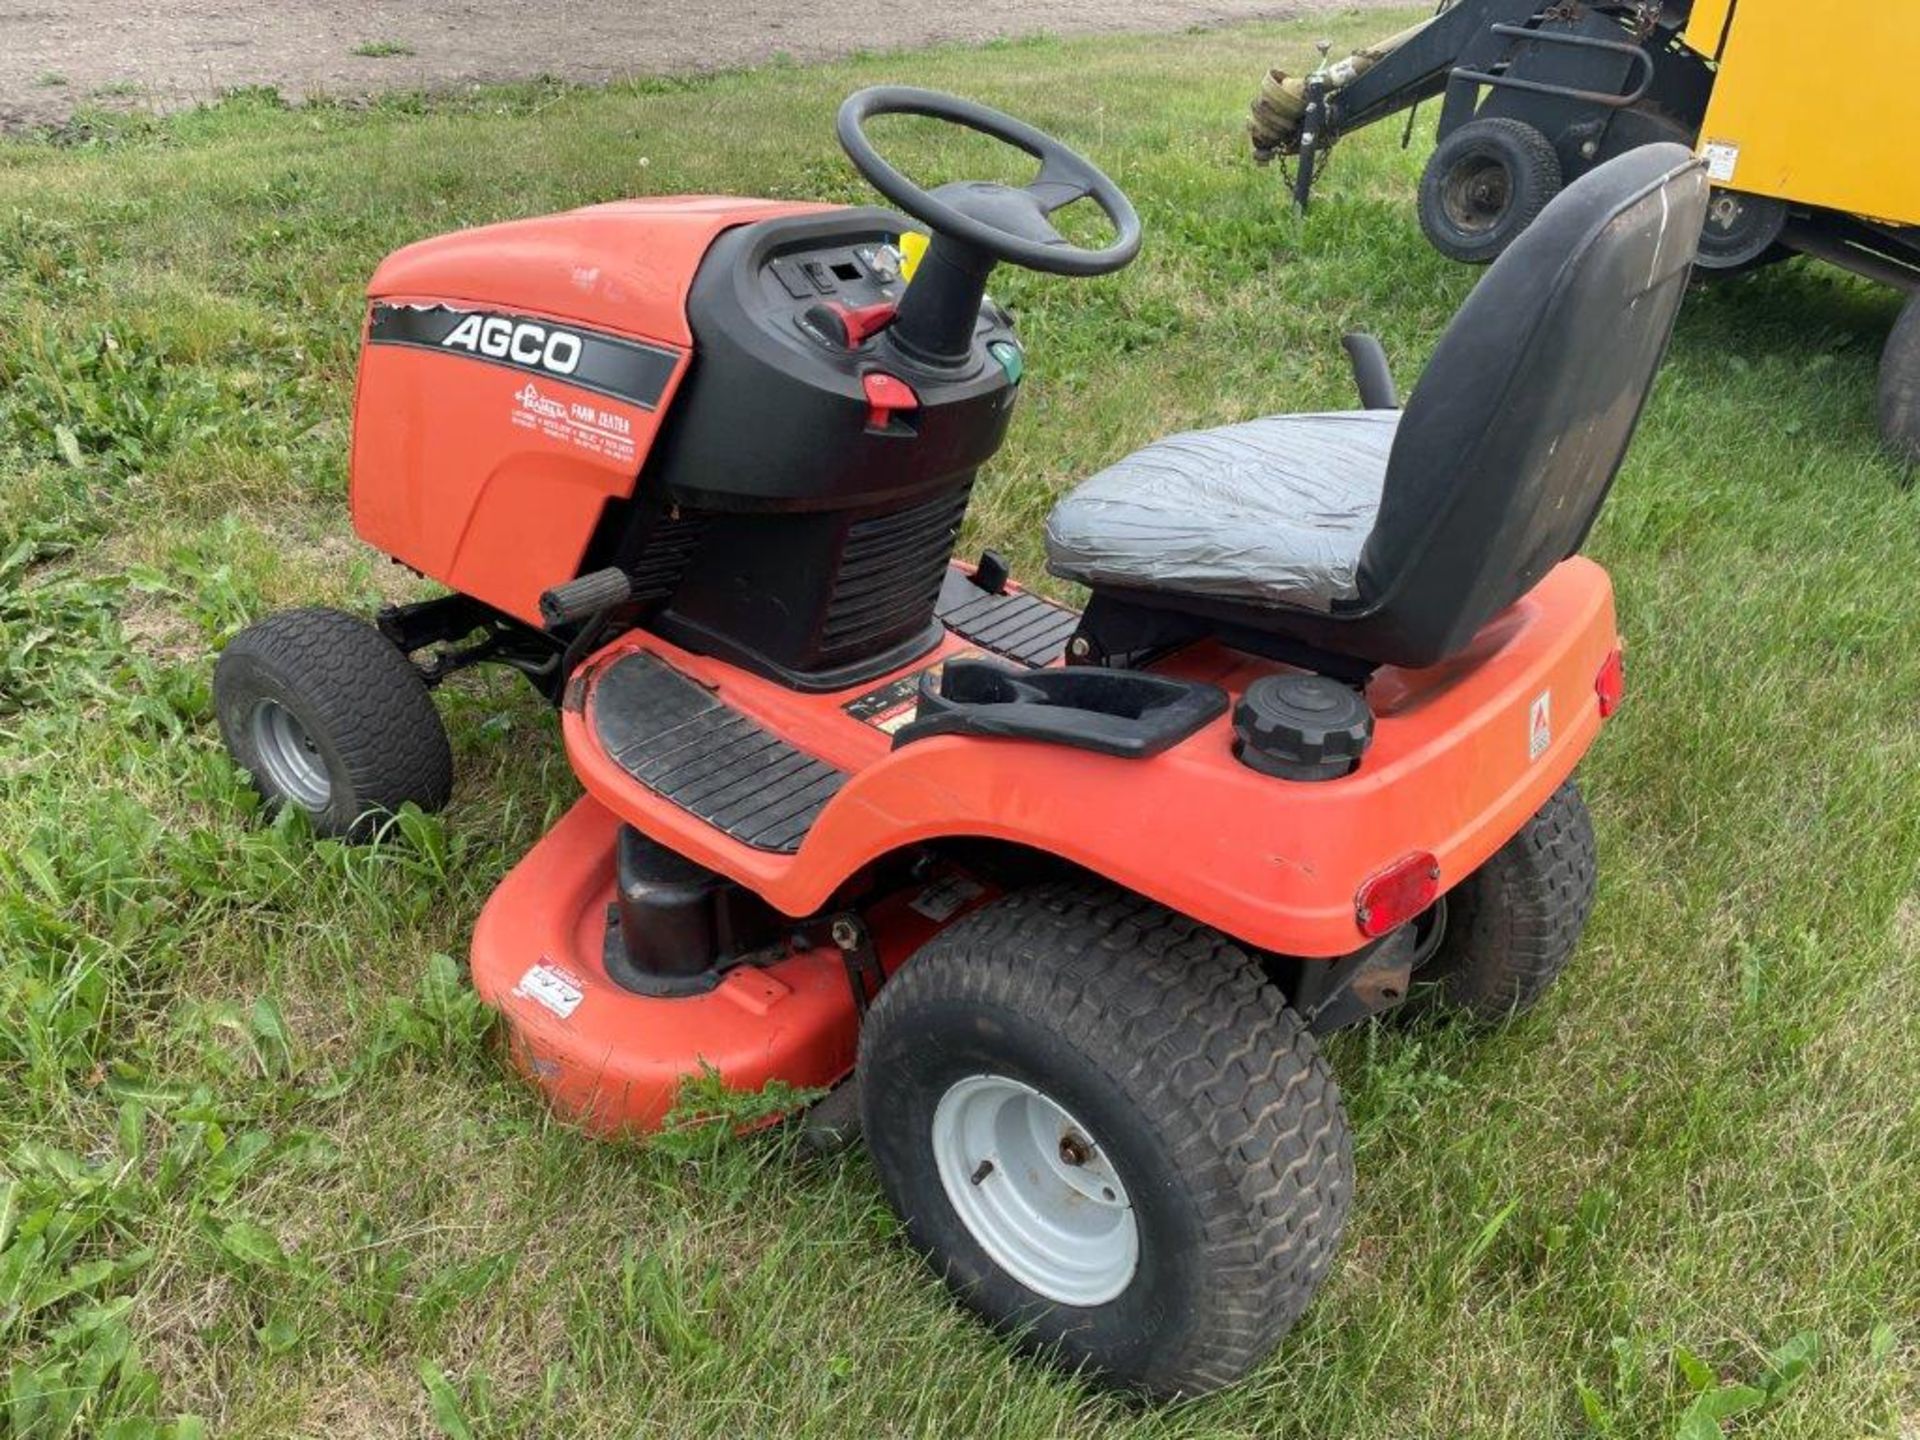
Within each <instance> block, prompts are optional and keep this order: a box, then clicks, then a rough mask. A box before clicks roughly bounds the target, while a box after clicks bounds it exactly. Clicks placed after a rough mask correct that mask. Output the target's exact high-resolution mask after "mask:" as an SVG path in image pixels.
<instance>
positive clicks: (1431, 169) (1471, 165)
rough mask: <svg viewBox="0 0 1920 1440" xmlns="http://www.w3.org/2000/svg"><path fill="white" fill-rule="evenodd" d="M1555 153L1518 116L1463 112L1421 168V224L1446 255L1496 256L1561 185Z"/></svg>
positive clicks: (1473, 260) (1480, 261) (1469, 259)
mask: <svg viewBox="0 0 1920 1440" xmlns="http://www.w3.org/2000/svg"><path fill="white" fill-rule="evenodd" d="M1560 185H1561V177H1560V157H1559V155H1558V154H1557V153H1555V151H1554V148H1553V143H1552V142H1551V141H1550V140H1548V139H1547V137H1546V136H1545V135H1542V134H1541V133H1540V132H1539V131H1538V130H1537V129H1535V128H1534V127H1533V126H1531V125H1529V124H1527V122H1526V121H1524V120H1510V119H1506V118H1504V117H1500V118H1491V119H1483V120H1469V121H1467V123H1466V124H1464V125H1462V126H1460V127H1459V128H1457V129H1455V130H1454V131H1452V132H1451V133H1450V134H1448V136H1447V137H1446V139H1444V140H1442V141H1441V142H1440V143H1439V145H1437V146H1435V147H1434V151H1433V154H1432V155H1431V156H1430V157H1429V158H1428V160H1427V168H1426V170H1425V171H1424V172H1422V174H1421V176H1420V202H1419V204H1420V228H1421V229H1422V230H1423V231H1425V232H1426V236H1427V239H1428V241H1429V242H1431V244H1432V245H1433V248H1434V249H1436V250H1438V251H1439V252H1440V253H1441V254H1442V255H1445V256H1446V257H1447V258H1448V259H1450V260H1459V261H1463V262H1464V263H1466V264H1469V265H1485V264H1487V263H1489V262H1490V261H1492V260H1495V259H1497V258H1499V256H1500V253H1501V252H1502V251H1503V250H1505V249H1506V248H1507V246H1509V245H1511V244H1512V243H1513V242H1514V241H1515V240H1516V239H1517V238H1518V237H1519V235H1520V232H1521V231H1523V230H1525V229H1526V228H1527V226H1529V225H1531V224H1532V223H1533V222H1534V220H1535V218H1537V217H1538V216H1539V214H1540V212H1541V211H1542V210H1544V209H1546V208H1547V202H1548V201H1549V200H1551V199H1553V197H1554V196H1555V195H1558V194H1559V193H1560Z"/></svg>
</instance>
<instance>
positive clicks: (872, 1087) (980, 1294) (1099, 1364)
mask: <svg viewBox="0 0 1920 1440" xmlns="http://www.w3.org/2000/svg"><path fill="white" fill-rule="evenodd" d="M859 1074H860V1095H861V1110H862V1121H863V1128H864V1131H865V1135H866V1140H867V1144H868V1147H869V1149H870V1150H871V1153H872V1155H873V1160H874V1165H875V1167H876V1169H877V1170H878V1171H879V1175H880V1180H881V1183H882V1185H883V1186H884V1187H885V1189H886V1192H887V1195H888V1198H889V1199H890V1200H891V1201H892V1203H893V1206H894V1208H895V1210H897V1211H898V1212H899V1214H900V1215H901V1217H902V1218H903V1219H904V1220H905V1222H906V1227H907V1234H908V1236H909V1237H910V1239H911V1241H912V1243H913V1244H914V1246H915V1247H916V1248H918V1249H919V1250H920V1251H921V1253H922V1254H924V1255H925V1256H926V1257H927V1259H928V1260H929V1262H930V1263H931V1264H932V1265H933V1267H934V1269H936V1270H937V1271H939V1272H940V1273H941V1274H942V1275H943V1276H944V1278H945V1279H946V1281H947V1283H948V1285H949V1286H950V1287H951V1288H952V1289H953V1290H954V1292H955V1293H956V1294H957V1295H958V1296H959V1297H960V1299H961V1300H962V1301H964V1302H965V1303H966V1304H967V1305H969V1306H970V1307H972V1308H973V1309H974V1310H975V1311H977V1312H978V1313H979V1314H980V1315H982V1316H983V1317H984V1318H985V1319H986V1320H987V1321H988V1322H989V1323H990V1324H992V1325H993V1326H995V1327H996V1328H998V1329H1000V1330H1003V1331H1006V1332H1009V1333H1011V1334H1013V1335H1014V1336H1015V1337H1016V1339H1017V1341H1018V1343H1020V1344H1021V1345H1022V1346H1023V1347H1025V1348H1028V1349H1032V1350H1039V1351H1042V1352H1044V1353H1045V1354H1046V1355H1047V1356H1048V1357H1049V1358H1051V1359H1053V1360H1055V1361H1057V1362H1058V1363H1060V1364H1062V1365H1064V1366H1066V1367H1068V1368H1070V1369H1086V1370H1089V1371H1092V1372H1095V1373H1097V1374H1099V1375H1100V1376H1101V1377H1103V1378H1104V1379H1105V1380H1107V1381H1108V1382H1110V1383H1113V1384H1117V1385H1120V1386H1123V1387H1126V1388H1130V1389H1136V1390H1142V1391H1145V1392H1148V1393H1151V1394H1155V1395H1162V1396H1171V1395H1180V1394H1185V1395H1192V1394H1199V1393H1202V1392H1205V1391H1209V1390H1214V1389H1217V1388H1219V1387H1220V1386H1223V1385H1228V1384H1231V1383H1232V1382H1234V1381H1235V1380H1238V1379H1239V1378H1240V1377H1242V1376H1243V1375H1245V1374H1246V1373H1247V1372H1248V1371H1249V1370H1250V1369H1252V1368H1253V1367H1254V1366H1255V1365H1256V1364H1258V1363H1259V1362H1260V1360H1261V1359H1262V1358H1264V1357H1265V1356H1266V1355H1267V1354H1268V1352H1269V1351H1271V1350H1272V1348H1273V1347H1274V1346H1275V1345H1276V1344H1278V1343H1279V1340H1280V1338H1281V1336H1282V1335H1284V1334H1285V1333H1286V1331H1287V1329H1288V1327H1290V1326H1291V1325H1292V1324H1293V1322H1294V1321H1295V1320H1296V1319H1297V1318H1298V1317H1299V1316H1300V1314H1301V1313H1302V1312H1303V1311H1304V1310H1305V1309H1306V1307H1307V1304H1308V1302H1309V1301H1310V1300H1311V1299H1312V1297H1313V1294H1314V1292H1315V1291H1316V1290H1317V1289H1318V1288H1319V1285H1320V1282H1321V1280H1322V1279H1323V1278H1324V1276H1325V1275H1326V1272H1327V1269H1328V1267H1329V1265H1330V1264H1331V1263H1332V1260H1333V1255H1334V1252H1335V1250H1336V1249H1337V1247H1338V1245H1339V1240H1340V1233H1341V1229H1342V1226H1343V1224H1344V1221H1345V1217H1346V1211H1347V1204H1348V1200H1349V1197H1350V1195H1351V1193H1352V1186H1353V1171H1352V1156H1351V1150H1350V1142H1349V1139H1348V1134H1347V1126H1346V1119H1345V1116H1344V1114H1343V1112H1342V1110H1341V1106H1340V1097H1339V1092H1338V1090H1337V1089H1336V1088H1335V1085H1334V1082H1333V1079H1332V1077H1331V1075H1330V1074H1329V1073H1328V1071H1327V1068H1326V1065H1325V1063H1324V1062H1323V1061H1322V1060H1321V1058H1320V1056H1319V1053H1318V1050H1317V1049H1316V1047H1315V1045H1314V1042H1313V1039H1312V1037H1311V1036H1309V1035H1308V1034H1307V1033H1306V1030H1305V1028H1304V1026H1303V1025H1302V1024H1301V1022H1300V1020H1299V1017H1297V1016H1296V1015H1295V1014H1294V1013H1293V1012H1292V1011H1291V1010H1289V1009H1288V1008H1287V1006H1286V1004H1285V1002H1284V1001H1283V1000H1282V998H1281V996H1280V994H1279V992H1278V991H1277V990H1275V989H1274V988H1273V987H1272V986H1271V985H1269V984H1268V983H1267V981H1266V979H1265V977H1264V976H1263V975H1262V973H1261V971H1260V969H1259V967H1258V965H1257V964H1255V962H1254V961H1253V960H1252V958H1251V957H1249V956H1248V954H1247V953H1246V952H1245V951H1244V950H1242V949H1241V948H1240V947H1239V946H1238V945H1236V944H1235V943H1233V942H1232V941H1231V940H1228V939H1227V938H1226V937H1224V936H1222V935H1220V934H1218V933H1216V932H1214V931H1211V930H1208V929H1206V928H1204V927H1202V926H1200V925H1197V924H1195V923H1193V922H1192V921H1190V920H1187V919H1185V918H1184V917H1182V916H1179V915H1176V914H1174V913H1172V912H1170V911H1167V910H1165V909H1163V908H1161V907H1159V906H1157V905H1154V904H1151V903H1150V902H1148V901H1145V900H1142V899H1140V898H1139V897H1137V896H1132V895H1127V894H1124V893H1121V892H1118V891H1114V890H1111V889H1107V888H1105V887H1100V886H1090V885H1084V884H1061V885H1047V886H1040V887H1036V888H1034V889H1031V890H1026V891H1022V892H1018V893H1016V894H1013V895H1010V896H1008V897H1006V898H1004V899H1002V900H999V901H996V902H994V903H993V904H990V905H987V906H984V907H982V908H981V909H980V910H978V911H975V912H974V913H973V914H971V915H969V916H967V917H965V918H964V919H962V920H960V921H959V922H957V923H956V924H954V925H953V926H952V927H950V928H949V929H948V930H946V931H945V932H943V933H942V934H941V935H939V936H938V937H936V938H935V939H934V940H933V941H931V942H930V943H929V944H928V945H927V946H926V947H924V948H923V949H922V950H921V951H920V952H919V953H918V954H917V955H915V956H914V958H913V959H912V960H910V961H909V962H908V963H907V965H906V966H905V967H904V968H903V969H902V970H901V971H900V972H899V973H898V974H897V975H896V976H894V978H892V979H891V980H889V981H888V982H887V984H886V986H885V987H884V988H883V989H882V990H881V992H880V996H879V998H878V1000H877V1001H876V1002H875V1004H874V1007H873V1009H872V1011H871V1013H870V1014H869V1016H868V1018H867V1021H866V1024H865V1027H864V1028H863V1030H862V1032H861V1036H860V1066H859ZM1036 1097H1037V1098H1036ZM1056 1131H1057V1132H1059V1133H1058V1134H1057V1135H1056ZM1034 1136H1037V1137H1039V1138H1038V1139H1031V1140H1030V1137H1034ZM1056 1144H1057V1145H1058V1147H1059V1152H1058V1154H1057V1155H1055V1154H1054V1152H1053V1150H1052V1149H1051V1148H1050V1147H1051V1146H1054V1145H1056ZM1072 1146H1077V1147H1079V1148H1078V1149H1077V1150H1074V1151H1073V1153H1072V1154H1071V1155H1070V1154H1069V1150H1070V1148H1071V1147H1072ZM976 1152H977V1153H976ZM1075 1155H1077V1156H1078V1157H1079V1158H1074V1156H1075ZM989 1160H991V1161H993V1162H994V1163H993V1164H991V1165H987V1166H986V1168H985V1170H984V1173H983V1172H982V1169H981V1167H982V1165H983V1164H985V1162H987V1161H989ZM969 1187H972V1188H971V1189H970V1188H969ZM988 1187H991V1188H988ZM955 1196H958V1197H959V1198H958V1200H956V1199H955V1198H953V1197H955ZM962 1207H964V1212H965V1213H964V1214H963V1208H962ZM996 1215H998V1216H1001V1217H1002V1218H1001V1219H997V1220H996V1219H995V1218H994V1217H995V1216H996ZM1007 1216H1011V1217H1013V1218H1011V1219H1007V1218H1004V1217H1007ZM1022 1216H1038V1217H1040V1219H1039V1221H1038V1222H1036V1223H1037V1225H1038V1226H1039V1228H1038V1230H1037V1231H1035V1232H1034V1233H1036V1234H1037V1235H1038V1237H1039V1238H1038V1240H1037V1241H1034V1243H1031V1244H1029V1243H1027V1241H1028V1240H1030V1239H1032V1236H1031V1235H1029V1234H1028V1231H1029V1230H1033V1226H1031V1225H1029V1226H1028V1229H1027V1230H1023V1229H1022V1226H1023V1225H1026V1224H1027V1222H1026V1221H1024V1220H1022V1219H1021V1218H1020V1217H1022ZM1055 1240H1060V1241H1061V1242H1062V1243H1061V1244H1059V1245H1056V1244H1054V1243H1053V1242H1054V1241H1055ZM1129 1247H1130V1248H1129ZM1063 1248H1064V1250H1065V1251H1067V1252H1070V1254H1069V1260H1070V1262H1071V1263H1068V1264H1066V1265H1064V1266H1062V1265H1061V1264H1060V1263H1059V1262H1058V1260H1057V1256H1058V1253H1060V1252H1061V1250H1062V1249H1063ZM1050 1257H1051V1258H1050ZM1050 1266H1051V1268H1050ZM1047 1290H1052V1291H1054V1292H1055V1296H1060V1295H1073V1296H1074V1297H1076V1298H1075V1299H1074V1300H1071V1301H1069V1300H1066V1299H1062V1298H1055V1297H1050V1296H1049V1294H1047V1293H1044V1292H1045V1291H1047Z"/></svg>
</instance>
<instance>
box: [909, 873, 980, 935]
mask: <svg viewBox="0 0 1920 1440" xmlns="http://www.w3.org/2000/svg"><path fill="white" fill-rule="evenodd" d="M986 888H987V887H986V886H984V885H982V884H980V883H979V882H978V881H975V880H969V879H968V878H967V877H966V876H964V875H949V876H947V877H946V878H945V879H942V880H936V881H934V882H933V884H931V885H929V886H927V888H926V889H924V890H922V891H921V892H920V893H919V894H918V895H916V896H914V898H913V901H912V905H911V908H912V909H914V910H918V911H919V912H920V913H921V914H922V915H924V916H926V917H927V919H929V920H932V921H934V922H935V923H936V924H937V923H938V922H940V921H942V920H948V919H951V918H952V917H953V914H954V912H955V911H956V910H958V909H959V908H960V907H961V906H962V905H965V904H966V903H967V902H968V901H969V900H977V899H979V898H980V896H981V895H983V894H985V893H986Z"/></svg>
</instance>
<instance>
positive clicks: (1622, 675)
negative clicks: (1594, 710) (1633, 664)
mask: <svg viewBox="0 0 1920 1440" xmlns="http://www.w3.org/2000/svg"><path fill="white" fill-rule="evenodd" d="M1593 693H1594V694H1596V695H1598V696H1599V697H1600V718H1601V719H1602V720H1604V719H1606V718H1607V716H1609V715H1611V714H1613V712H1614V711H1616V710H1618V709H1619V708H1620V702H1621V701H1622V700H1624V699H1625V698H1626V694H1627V662H1626V659H1625V657H1623V656H1622V655H1621V653H1620V652H1619V651H1618V650H1609V651H1608V652H1607V658H1606V659H1605V660H1604V661H1602V662H1601V664H1600V673H1599V674H1598V675H1596V676H1594V677H1593Z"/></svg>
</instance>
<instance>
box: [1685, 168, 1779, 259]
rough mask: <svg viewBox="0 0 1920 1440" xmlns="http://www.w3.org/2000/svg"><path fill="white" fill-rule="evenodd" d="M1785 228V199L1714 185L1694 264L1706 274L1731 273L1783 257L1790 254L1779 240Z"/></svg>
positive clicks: (1708, 201)
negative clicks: (1750, 193)
mask: <svg viewBox="0 0 1920 1440" xmlns="http://www.w3.org/2000/svg"><path fill="white" fill-rule="evenodd" d="M1786 228H1787V203H1786V201H1784V200H1779V199H1775V198H1774V197H1773V196H1771V195H1749V194H1746V193H1744V192H1742V191H1739V190H1729V189H1727V188H1726V187H1724V186H1721V185H1716V186H1714V187H1713V193H1712V195H1711V196H1710V197H1709V198H1708V200H1707V219H1706V224H1705V225H1704V226H1702V227H1701V230H1700V243H1699V246H1698V248H1697V249H1696V251H1695V254H1694V264H1695V265H1696V266H1698V267H1699V269H1700V271H1701V272H1702V273H1703V274H1705V275H1708V276H1719V277H1730V276H1734V275H1744V274H1746V273H1747V272H1748V271H1749V270H1758V269H1759V268H1760V267H1761V266H1763V265H1771V264H1773V263H1775V262H1776V261H1780V260H1785V259H1787V258H1788V257H1790V256H1791V255H1792V254H1793V251H1792V250H1791V249H1789V248H1788V247H1787V246H1785V245H1782V244H1781V243H1780V235H1781V232H1782V231H1784V230H1785V229H1786Z"/></svg>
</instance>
